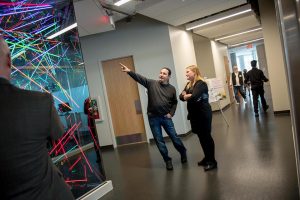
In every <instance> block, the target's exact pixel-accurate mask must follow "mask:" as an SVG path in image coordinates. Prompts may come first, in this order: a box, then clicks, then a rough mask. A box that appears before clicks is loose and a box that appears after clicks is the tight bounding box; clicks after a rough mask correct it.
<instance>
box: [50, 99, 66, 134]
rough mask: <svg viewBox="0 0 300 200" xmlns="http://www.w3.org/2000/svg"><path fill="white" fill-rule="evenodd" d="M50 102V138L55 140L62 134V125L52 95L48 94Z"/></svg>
mask: <svg viewBox="0 0 300 200" xmlns="http://www.w3.org/2000/svg"><path fill="white" fill-rule="evenodd" d="M50 103H51V106H50V138H51V139H53V140H57V139H59V138H60V137H61V136H62V135H63V134H64V127H63V125H62V123H61V121H60V118H59V116H58V113H57V111H56V109H55V107H54V103H53V97H52V95H50Z"/></svg>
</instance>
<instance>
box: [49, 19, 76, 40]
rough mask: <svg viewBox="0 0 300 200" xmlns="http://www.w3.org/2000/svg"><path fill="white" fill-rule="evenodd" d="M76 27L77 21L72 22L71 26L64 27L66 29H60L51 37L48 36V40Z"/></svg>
mask: <svg viewBox="0 0 300 200" xmlns="http://www.w3.org/2000/svg"><path fill="white" fill-rule="evenodd" d="M75 27H77V23H74V24H72V25H71V26H68V27H66V28H64V29H62V30H60V31H58V32H57V33H54V34H53V35H50V36H49V37H47V39H48V40H51V39H53V38H55V37H57V36H59V35H61V34H63V33H65V32H67V31H69V30H71V29H73V28H75Z"/></svg>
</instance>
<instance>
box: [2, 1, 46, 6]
mask: <svg viewBox="0 0 300 200" xmlns="http://www.w3.org/2000/svg"><path fill="white" fill-rule="evenodd" d="M0 5H2V6H51V5H50V4H36V3H22V2H7V3H6V2H2V3H0Z"/></svg>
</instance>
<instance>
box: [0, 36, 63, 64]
mask: <svg viewBox="0 0 300 200" xmlns="http://www.w3.org/2000/svg"><path fill="white" fill-rule="evenodd" d="M6 42H7V43H8V44H12V45H16V46H17V47H20V48H21V47H22V48H24V49H28V50H32V51H34V52H36V53H42V52H43V51H42V50H40V51H38V50H36V49H34V48H31V47H30V46H24V45H21V44H18V43H13V42H10V41H6ZM34 42H37V41H33V42H31V43H29V45H32V44H33V43H34ZM44 53H46V52H44ZM41 55H42V54H41ZM47 55H49V56H53V57H57V58H59V57H60V56H59V55H55V54H51V53H48V52H47ZM27 64H28V63H27Z"/></svg>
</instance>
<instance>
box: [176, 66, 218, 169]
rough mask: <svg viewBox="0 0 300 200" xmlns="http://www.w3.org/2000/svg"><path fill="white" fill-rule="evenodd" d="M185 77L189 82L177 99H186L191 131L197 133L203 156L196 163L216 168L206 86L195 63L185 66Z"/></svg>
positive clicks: (208, 167) (210, 112) (205, 167)
mask: <svg viewBox="0 0 300 200" xmlns="http://www.w3.org/2000/svg"><path fill="white" fill-rule="evenodd" d="M186 77H187V80H188V81H189V82H188V83H187V84H186V86H185V88H184V90H183V91H182V92H181V94H180V95H179V99H180V100H182V101H187V110H188V119H189V120H190V123H191V127H192V132H193V133H195V134H197V136H198V138H199V140H200V144H201V146H202V149H203V152H204V158H203V159H202V160H201V161H200V162H198V165H199V166H204V170H205V171H209V170H213V169H216V168H217V161H216V159H215V143H214V140H213V138H212V136H211V122H212V110H211V107H210V104H209V102H208V98H209V95H208V87H207V84H206V83H205V81H204V80H203V78H202V77H201V74H200V70H199V68H198V67H197V66H196V65H191V66H189V67H187V68H186Z"/></svg>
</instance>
